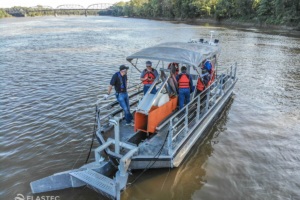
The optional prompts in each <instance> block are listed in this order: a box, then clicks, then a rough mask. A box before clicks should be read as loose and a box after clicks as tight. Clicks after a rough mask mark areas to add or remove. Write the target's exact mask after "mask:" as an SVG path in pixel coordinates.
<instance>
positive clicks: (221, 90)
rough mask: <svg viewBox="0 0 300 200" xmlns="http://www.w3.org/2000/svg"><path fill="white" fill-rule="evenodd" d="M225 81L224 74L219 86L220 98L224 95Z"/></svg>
mask: <svg viewBox="0 0 300 200" xmlns="http://www.w3.org/2000/svg"><path fill="white" fill-rule="evenodd" d="M223 81H224V76H223V74H222V76H221V82H220V84H219V89H220V94H219V96H222V94H223Z"/></svg>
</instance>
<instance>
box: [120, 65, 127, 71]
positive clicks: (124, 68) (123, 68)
mask: <svg viewBox="0 0 300 200" xmlns="http://www.w3.org/2000/svg"><path fill="white" fill-rule="evenodd" d="M127 69H129V67H126V66H125V65H121V66H120V71H123V70H127Z"/></svg>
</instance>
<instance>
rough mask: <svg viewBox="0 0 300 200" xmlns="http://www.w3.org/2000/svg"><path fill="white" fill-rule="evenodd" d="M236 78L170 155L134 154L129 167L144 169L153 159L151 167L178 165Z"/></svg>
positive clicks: (227, 94) (202, 131)
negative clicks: (157, 156)
mask: <svg viewBox="0 0 300 200" xmlns="http://www.w3.org/2000/svg"><path fill="white" fill-rule="evenodd" d="M237 80H238V79H236V80H235V81H234V82H233V83H232V84H231V85H230V87H229V88H228V89H227V90H226V92H225V93H224V94H223V95H222V96H221V98H219V99H218V100H217V101H216V103H215V104H214V105H213V106H212V107H211V108H210V109H209V111H208V112H207V113H205V115H204V116H203V117H202V118H201V120H199V121H198V122H197V125H195V126H194V127H193V128H192V129H191V130H190V131H189V133H188V135H187V136H186V138H185V139H184V140H183V141H182V142H181V143H180V144H179V145H178V148H176V149H174V151H173V154H172V156H160V157H159V158H157V159H155V158H154V157H153V156H134V157H132V160H131V164H130V168H131V169H145V168H146V167H147V166H148V165H149V162H151V161H152V162H153V161H155V163H154V164H153V165H152V166H151V168H169V167H179V166H180V165H181V164H182V163H183V162H184V159H185V158H186V157H187V156H188V154H189V152H190V151H191V149H192V148H193V146H194V144H195V143H196V142H197V141H199V139H200V138H202V136H203V135H204V134H205V132H206V130H207V128H208V127H209V125H210V124H211V123H212V122H213V119H214V118H215V117H216V116H217V115H218V113H219V112H220V111H221V110H222V108H223V107H224V106H225V105H226V103H227V101H228V100H229V98H230V96H231V95H232V92H233V88H234V86H235V84H236V82H237Z"/></svg>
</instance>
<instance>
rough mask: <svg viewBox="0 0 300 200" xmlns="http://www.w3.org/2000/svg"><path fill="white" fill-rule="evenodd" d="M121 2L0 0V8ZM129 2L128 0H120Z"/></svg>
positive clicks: (93, 0) (104, 0)
mask: <svg viewBox="0 0 300 200" xmlns="http://www.w3.org/2000/svg"><path fill="white" fill-rule="evenodd" d="M119 1H121V0H0V8H10V7H13V6H24V7H31V6H36V5H42V6H51V7H52V8H56V7H57V6H59V5H63V4H79V5H81V6H83V7H85V8H86V7H88V6H89V5H91V4H97V3H111V4H113V3H116V2H119ZM122 1H129V0H122Z"/></svg>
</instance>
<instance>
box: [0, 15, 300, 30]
mask: <svg viewBox="0 0 300 200" xmlns="http://www.w3.org/2000/svg"><path fill="white" fill-rule="evenodd" d="M48 16H52V15H41V16H27V17H48ZM61 16H84V15H61ZM88 16H89V15H88ZM92 16H108V17H122V18H136V19H149V20H157V21H170V22H172V21H173V22H183V23H194V24H197V23H210V24H217V25H227V26H228V25H231V26H244V27H259V28H275V29H284V30H293V31H300V25H298V26H287V25H280V24H267V23H265V22H254V21H238V20H236V19H223V20H221V21H217V20H215V19H213V18H194V19H181V18H173V19H170V18H164V17H148V18H146V17H128V16H113V15H92ZM5 18H19V17H16V16H9V17H3V18H0V19H5Z"/></svg>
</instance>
